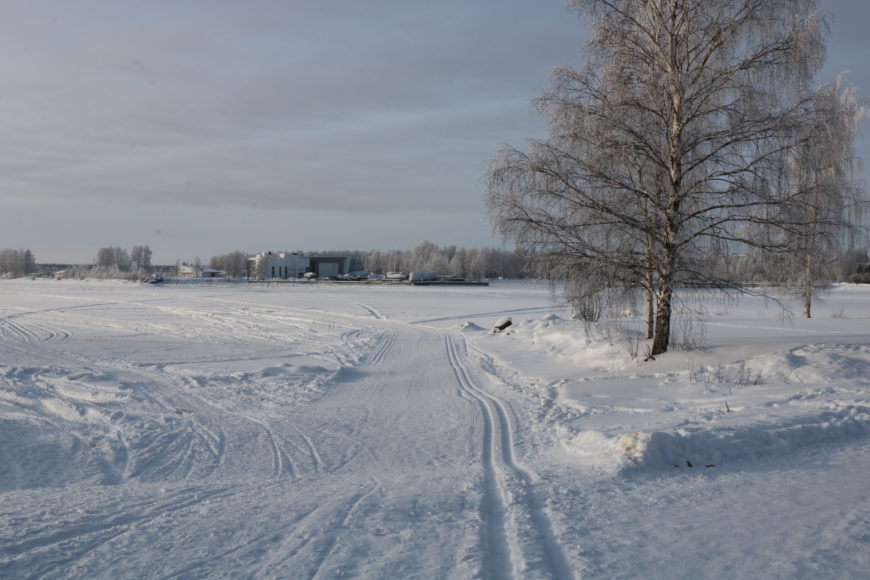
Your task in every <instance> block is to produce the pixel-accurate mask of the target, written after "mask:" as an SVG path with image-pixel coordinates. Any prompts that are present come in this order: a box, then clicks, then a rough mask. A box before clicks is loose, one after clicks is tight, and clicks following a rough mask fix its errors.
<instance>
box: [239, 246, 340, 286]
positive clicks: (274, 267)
mask: <svg viewBox="0 0 870 580" xmlns="http://www.w3.org/2000/svg"><path fill="white" fill-rule="evenodd" d="M349 270H350V258H348V257H346V256H303V255H301V254H299V253H296V252H271V251H269V252H261V253H259V254H257V255H256V256H253V257H251V258H248V278H249V279H256V280H295V279H297V278H303V277H305V276H306V274H308V277H311V276H312V275H313V276H316V277H317V278H335V277H337V276H341V275H344V274H347V273H348V272H349Z"/></svg>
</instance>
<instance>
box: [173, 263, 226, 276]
mask: <svg viewBox="0 0 870 580" xmlns="http://www.w3.org/2000/svg"><path fill="white" fill-rule="evenodd" d="M178 276H180V277H182V278H223V277H224V276H226V272H224V271H223V270H215V269H214V268H209V267H207V266H195V265H193V264H188V263H187V262H182V263H181V264H179V266H178Z"/></svg>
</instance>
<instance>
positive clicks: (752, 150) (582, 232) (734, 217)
mask: <svg viewBox="0 0 870 580" xmlns="http://www.w3.org/2000/svg"><path fill="white" fill-rule="evenodd" d="M568 3H569V5H570V6H571V7H572V8H574V9H575V10H577V11H578V12H579V13H580V14H581V15H583V16H585V17H586V19H587V20H588V22H589V24H590V27H591V29H592V33H593V39H592V41H591V42H590V43H589V45H588V46H587V48H586V66H585V67H584V68H582V69H579V70H575V69H571V68H558V69H556V70H555V71H554V72H553V80H554V88H553V89H552V90H551V91H550V92H548V93H546V94H544V95H543V96H541V97H540V98H539V99H538V100H537V105H538V107H539V109H540V110H541V112H542V113H543V114H544V115H545V117H546V118H547V120H548V122H549V126H550V136H549V138H548V139H546V140H533V141H530V142H529V146H528V149H527V150H526V151H522V150H519V149H517V148H512V147H506V148H503V149H502V150H501V151H500V152H499V154H498V156H497V158H496V159H495V160H494V161H493V163H492V165H491V167H490V170H489V173H488V193H487V199H486V202H487V206H488V209H489V211H490V214H491V216H492V219H493V222H494V224H495V226H496V228H497V230H499V231H500V232H501V233H502V234H503V235H505V236H506V237H510V238H513V239H515V240H516V241H517V242H518V244H519V245H520V247H523V248H527V249H530V250H533V251H534V255H537V256H541V257H544V258H545V259H546V260H547V261H548V262H549V263H559V264H561V265H562V267H563V269H564V270H565V273H564V276H565V277H566V278H567V279H582V280H584V281H585V282H584V283H585V284H586V285H587V286H590V287H591V289H592V290H593V291H595V290H596V289H598V290H601V289H604V288H606V287H608V284H610V285H613V284H618V285H620V286H621V287H622V288H623V289H624V290H626V292H624V293H623V294H622V296H624V297H628V296H629V295H630V294H631V292H628V291H630V290H636V291H644V290H645V291H646V292H647V293H648V295H649V296H650V297H652V298H654V299H655V316H654V318H655V320H654V332H653V343H652V346H651V353H652V354H658V353H662V352H665V351H667V350H668V346H669V343H670V334H671V313H672V307H673V301H674V291H675V288H676V287H677V286H678V285H679V284H685V283H691V284H707V285H709V284H723V285H724V284H726V283H727V282H728V281H727V280H719V279H716V277H715V276H712V275H711V269H710V268H706V267H704V263H705V260H706V259H707V258H709V256H710V255H711V254H713V253H717V252H721V251H739V250H741V249H745V248H760V249H763V250H768V249H769V250H776V249H784V248H786V247H787V246H788V239H790V236H789V235H787V234H789V233H795V235H799V234H800V232H801V228H800V227H798V226H799V225H801V224H796V223H794V221H793V220H789V219H786V216H785V215H784V213H783V212H784V208H786V207H794V204H797V203H801V202H802V200H801V199H800V198H799V196H798V192H795V191H793V190H789V189H782V188H778V187H775V185H776V184H775V181H776V180H775V178H774V176H776V175H778V174H779V167H781V165H782V164H783V163H784V162H785V160H786V159H788V158H789V157H790V155H789V153H790V152H792V151H795V150H797V149H798V148H800V147H802V146H804V145H805V143H806V142H807V141H808V140H812V139H814V138H815V135H814V134H812V132H811V131H808V124H809V123H811V122H812V116H811V115H809V116H808V113H810V112H811V111H812V107H813V95H812V90H811V89H812V79H813V75H814V74H815V72H816V71H817V70H818V69H819V68H820V67H821V65H822V63H823V61H824V54H825V49H824V42H823V32H824V28H825V25H824V21H823V20H822V19H821V18H820V17H819V16H818V15H817V14H816V13H815V10H816V8H817V2H816V0H718V1H711V0H569V2H568ZM798 213H800V212H798ZM801 215H802V216H803V217H802V218H801V219H804V220H809V219H811V218H810V217H808V216H807V214H805V213H803V214H801ZM788 217H792V216H788ZM762 230H764V231H766V232H767V235H766V236H760V235H758V233H759V231H762ZM773 234H776V235H773ZM611 299H612V298H611ZM650 304H652V302H650Z"/></svg>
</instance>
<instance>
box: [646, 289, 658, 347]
mask: <svg viewBox="0 0 870 580" xmlns="http://www.w3.org/2000/svg"><path fill="white" fill-rule="evenodd" d="M655 324H656V317H655V294H654V293H653V290H652V288H647V289H646V338H647V339H650V338H652V337H653V332H654V330H655Z"/></svg>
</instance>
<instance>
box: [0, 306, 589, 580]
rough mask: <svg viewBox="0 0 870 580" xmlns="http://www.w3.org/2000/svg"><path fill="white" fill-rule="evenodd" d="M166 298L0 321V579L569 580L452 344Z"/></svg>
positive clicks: (340, 314) (459, 345)
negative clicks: (0, 415) (1, 440)
mask: <svg viewBox="0 0 870 580" xmlns="http://www.w3.org/2000/svg"><path fill="white" fill-rule="evenodd" d="M167 293H168V294H170V296H169V297H165V298H164V299H160V300H153V299H143V298H142V297H141V296H137V295H136V294H137V292H130V291H127V290H126V289H122V290H119V291H118V292H117V296H116V298H115V300H105V299H101V300H99V301H94V300H92V299H90V297H88V296H87V295H83V296H80V297H79V300H78V301H77V300H75V299H72V298H70V297H69V296H61V295H57V296H53V295H51V293H46V295H45V296H44V297H43V298H42V300H41V301H42V302H45V303H46V307H44V308H41V309H30V310H27V309H23V308H22V309H17V310H14V309H9V310H6V311H4V312H2V315H0V348H2V349H3V351H4V352H5V353H7V354H8V356H7V360H6V361H4V363H5V364H4V366H3V367H2V368H0V384H2V385H3V386H5V387H6V389H5V391H4V392H6V393H12V392H14V393H17V394H15V395H5V396H4V399H3V400H2V401H3V403H4V405H5V407H4V410H6V411H9V410H10V409H14V410H15V411H16V413H14V414H13V413H8V412H7V413H6V414H5V415H4V417H5V420H4V421H3V422H2V423H0V428H2V431H3V435H4V436H5V437H6V438H7V441H8V440H12V439H17V440H18V442H19V443H20V445H19V447H18V449H15V448H12V447H11V446H9V445H4V449H3V452H4V468H3V472H2V479H0V482H2V485H3V502H2V507H0V518H2V522H4V523H3V524H0V576H2V577H8V578H12V577H15V578H28V577H32V578H36V577H40V578H69V577H82V578H84V577H87V578H96V577H102V578H110V577H111V578H118V577H132V576H139V575H141V576H143V577H144V576H147V577H155V578H197V577H209V578H214V577H228V578H230V577H231V578H239V577H286V578H335V577H342V576H344V577H368V578H413V577H418V578H450V577H454V578H467V577H483V578H519V577H541V578H572V577H574V574H573V573H572V566H571V564H570V563H569V561H568V560H567V557H566V555H565V553H564V552H563V550H562V547H561V546H560V543H559V541H558V538H557V536H556V534H555V532H554V529H553V524H552V522H551V521H550V518H549V516H548V511H547V507H546V504H547V498H546V496H545V495H544V492H543V490H542V489H541V488H540V486H538V485H537V481H538V478H537V476H536V475H535V474H534V473H533V472H531V471H530V470H529V468H528V467H526V466H523V465H522V463H521V462H520V461H519V460H518V459H517V456H518V453H517V450H516V448H515V440H516V438H517V434H516V429H517V422H518V419H517V415H516V414H515V412H514V410H513V409H512V406H511V405H512V403H511V402H510V401H509V400H507V399H505V398H504V394H502V395H498V394H496V392H495V390H498V389H495V390H492V389H490V388H488V387H490V386H493V381H494V380H497V379H494V377H493V375H492V374H491V373H485V372H484V371H482V370H481V368H480V367H479V365H478V361H476V360H475V359H474V357H470V356H469V354H468V349H467V348H466V345H465V342H464V338H463V337H462V335H461V334H460V333H459V332H458V331H452V330H445V329H442V328H435V327H431V326H427V325H426V324H410V323H408V322H401V321H395V320H391V319H389V318H388V317H387V316H386V315H384V314H382V313H381V312H379V311H378V310H377V309H375V308H373V307H371V306H368V305H366V304H364V303H361V302H353V301H346V300H345V301H343V302H342V306H341V309H340V310H336V311H330V310H327V309H326V308H325V307H324V308H323V309H321V308H312V307H309V308H298V307H294V306H291V305H287V304H277V305H276V304H267V303H260V302H259V299H261V298H264V297H265V296H266V295H265V294H264V293H263V292H258V293H254V294H253V297H254V300H250V299H247V298H246V296H245V295H244V294H242V293H240V292H238V291H236V292H207V293H203V292H193V291H187V290H186V289H182V290H175V291H174V292H173V291H172V289H169V292H167ZM204 294H205V295H204ZM266 302H269V300H268V299H267V300H266ZM13 361H14V362H13ZM10 362H12V364H9V363H10ZM494 386H496V387H498V385H497V384H496V385H494ZM501 390H502V391H503V392H507V391H505V390H504V389H501Z"/></svg>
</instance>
